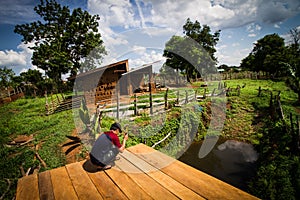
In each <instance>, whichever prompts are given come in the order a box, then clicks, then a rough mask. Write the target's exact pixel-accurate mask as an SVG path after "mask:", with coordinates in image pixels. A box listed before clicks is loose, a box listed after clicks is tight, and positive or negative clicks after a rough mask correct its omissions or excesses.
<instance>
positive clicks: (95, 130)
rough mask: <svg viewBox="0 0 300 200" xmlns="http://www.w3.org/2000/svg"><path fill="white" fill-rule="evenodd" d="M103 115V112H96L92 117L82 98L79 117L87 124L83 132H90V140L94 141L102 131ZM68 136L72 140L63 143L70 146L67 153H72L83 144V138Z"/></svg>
mask: <svg viewBox="0 0 300 200" xmlns="http://www.w3.org/2000/svg"><path fill="white" fill-rule="evenodd" d="M101 116H102V112H100V113H98V112H96V113H94V114H93V115H92V117H90V114H89V110H88V108H87V106H86V102H85V99H84V98H82V100H81V105H80V108H79V117H80V119H81V121H82V122H83V123H84V125H85V130H84V131H83V133H88V135H89V139H88V140H89V142H90V141H94V140H95V139H96V138H97V137H98V136H99V133H100V131H101V128H100V119H101ZM66 137H67V138H68V139H70V140H71V142H68V143H66V144H64V145H63V146H70V147H69V148H68V150H67V151H66V154H68V153H70V152H71V151H72V150H74V149H76V148H77V147H79V146H81V145H82V144H83V139H82V138H80V137H78V136H66Z"/></svg>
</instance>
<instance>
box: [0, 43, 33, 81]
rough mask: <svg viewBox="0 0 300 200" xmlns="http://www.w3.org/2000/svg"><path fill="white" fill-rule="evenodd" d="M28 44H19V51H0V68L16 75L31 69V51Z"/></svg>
mask: <svg viewBox="0 0 300 200" xmlns="http://www.w3.org/2000/svg"><path fill="white" fill-rule="evenodd" d="M28 46H29V44H24V43H21V44H20V45H19V46H18V49H20V51H18V52H17V51H13V50H7V51H0V66H1V67H4V66H6V67H8V68H11V69H13V70H14V71H15V73H16V75H18V74H19V73H21V72H24V71H27V70H28V68H33V66H32V65H31V56H32V50H30V49H29V48H28Z"/></svg>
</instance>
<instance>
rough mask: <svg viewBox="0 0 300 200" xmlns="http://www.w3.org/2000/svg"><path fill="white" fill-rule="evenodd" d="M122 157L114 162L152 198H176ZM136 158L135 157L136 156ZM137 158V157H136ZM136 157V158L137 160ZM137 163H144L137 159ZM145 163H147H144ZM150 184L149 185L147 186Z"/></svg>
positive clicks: (127, 154) (126, 154) (127, 153)
mask: <svg viewBox="0 0 300 200" xmlns="http://www.w3.org/2000/svg"><path fill="white" fill-rule="evenodd" d="M123 154H125V155H123V156H124V157H126V158H127V157H128V156H129V155H130V153H129V152H124V153H123ZM124 157H122V158H121V159H120V160H118V161H117V162H116V165H117V166H118V167H119V168H120V169H121V170H122V171H124V172H125V173H127V175H128V176H129V177H130V178H131V179H132V180H133V181H134V182H136V184H138V185H139V186H140V187H141V188H143V190H144V191H145V192H146V193H148V194H149V196H151V197H152V198H153V199H178V197H176V196H175V195H174V194H172V193H171V192H170V191H169V190H167V189H166V188H165V187H163V186H162V185H161V184H160V183H159V182H156V181H155V180H154V179H152V178H151V177H150V176H148V175H147V174H146V173H144V172H143V171H142V170H140V169H139V168H137V167H136V166H134V165H133V163H131V162H129V161H128V160H126V159H125V158H124ZM136 158H137V157H136ZM137 159H138V158H137ZM137 159H136V160H137ZM137 162H139V164H141V163H145V161H143V160H141V159H138V160H137ZM146 164H147V163H146ZM149 186H151V187H149Z"/></svg>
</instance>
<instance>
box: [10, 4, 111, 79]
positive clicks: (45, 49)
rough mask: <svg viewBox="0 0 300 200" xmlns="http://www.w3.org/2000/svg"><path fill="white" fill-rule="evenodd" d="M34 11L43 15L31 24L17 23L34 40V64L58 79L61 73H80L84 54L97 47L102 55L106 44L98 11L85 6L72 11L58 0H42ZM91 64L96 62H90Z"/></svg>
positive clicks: (25, 36) (99, 56)
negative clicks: (100, 30)
mask: <svg viewBox="0 0 300 200" xmlns="http://www.w3.org/2000/svg"><path fill="white" fill-rule="evenodd" d="M34 11H35V12H36V13H37V14H38V15H39V16H40V17H41V18H42V21H39V20H38V21H35V22H32V23H30V24H22V25H16V26H15V30H14V31H15V32H16V33H18V34H20V35H22V36H23V39H22V41H23V42H25V43H29V42H33V43H34V46H33V47H30V48H31V49H33V50H34V52H33V56H32V64H34V65H36V66H37V67H38V68H40V69H43V70H44V71H45V73H46V75H47V76H48V77H49V78H51V79H53V80H54V82H56V83H61V75H63V74H67V73H70V74H71V75H76V74H77V72H78V69H79V68H80V66H81V63H82V61H83V60H84V58H85V57H86V56H87V55H88V54H89V53H90V52H91V51H92V50H93V49H95V48H97V49H98V50H100V51H99V52H98V54H97V57H95V59H98V60H99V59H100V60H101V59H102V55H104V54H105V53H106V52H105V48H104V46H103V41H102V40H101V34H100V33H98V25H99V24H98V20H99V19H100V17H99V16H98V15H93V16H92V15H90V14H89V13H88V12H87V11H83V10H81V8H77V9H74V10H73V11H72V13H71V12H70V9H69V8H68V7H67V6H61V5H60V4H58V3H57V2H56V1H55V0H45V1H44V0H40V4H39V5H37V6H36V7H35V8H34ZM89 67H90V68H93V67H96V66H89Z"/></svg>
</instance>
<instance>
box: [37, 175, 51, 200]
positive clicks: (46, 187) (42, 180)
mask: <svg viewBox="0 0 300 200" xmlns="http://www.w3.org/2000/svg"><path fill="white" fill-rule="evenodd" d="M38 177H39V191H40V199H41V200H44V199H45V200H52V199H53V200H54V199H55V198H54V194H53V187H52V183H51V177H50V171H44V172H42V173H40V174H39V176H38Z"/></svg>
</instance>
